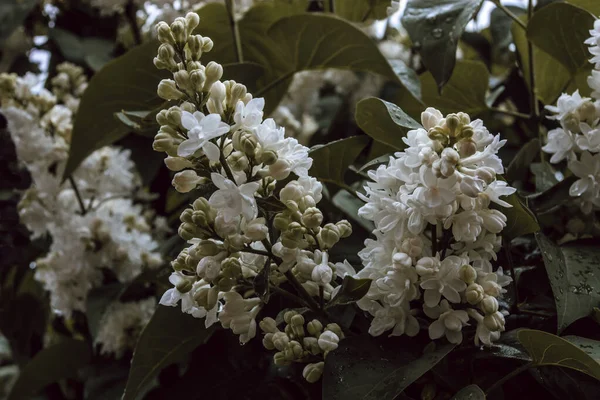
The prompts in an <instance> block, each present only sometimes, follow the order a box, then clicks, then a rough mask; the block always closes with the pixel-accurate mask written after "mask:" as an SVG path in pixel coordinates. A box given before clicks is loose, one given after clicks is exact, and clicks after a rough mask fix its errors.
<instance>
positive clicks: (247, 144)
mask: <svg viewBox="0 0 600 400" xmlns="http://www.w3.org/2000/svg"><path fill="white" fill-rule="evenodd" d="M232 143H233V148H234V149H236V150H238V151H242V152H244V153H245V154H246V155H248V156H250V157H252V156H253V155H254V151H255V149H256V145H257V144H258V141H257V139H256V137H255V136H254V134H253V133H252V132H248V131H237V132H235V133H234V134H233V137H232Z"/></svg>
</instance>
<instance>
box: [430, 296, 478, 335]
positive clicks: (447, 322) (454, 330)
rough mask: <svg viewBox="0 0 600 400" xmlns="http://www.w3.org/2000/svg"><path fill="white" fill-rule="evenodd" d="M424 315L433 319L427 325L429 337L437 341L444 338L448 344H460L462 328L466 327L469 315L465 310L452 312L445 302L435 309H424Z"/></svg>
mask: <svg viewBox="0 0 600 400" xmlns="http://www.w3.org/2000/svg"><path fill="white" fill-rule="evenodd" d="M424 311H425V314H426V315H427V316H428V317H429V318H432V319H435V321H433V322H432V323H431V325H429V337H430V338H431V339H439V338H441V337H442V336H446V339H448V341H449V342H450V343H460V342H462V338H463V334H462V328H463V327H464V326H467V325H468V321H469V314H467V312H466V311H465V310H453V309H452V307H450V304H448V302H447V301H446V300H442V302H441V303H440V305H437V306H435V307H427V306H426V307H424Z"/></svg>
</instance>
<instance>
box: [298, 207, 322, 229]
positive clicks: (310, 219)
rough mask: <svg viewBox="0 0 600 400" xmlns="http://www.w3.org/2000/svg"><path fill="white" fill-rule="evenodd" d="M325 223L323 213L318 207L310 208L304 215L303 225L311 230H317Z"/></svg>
mask: <svg viewBox="0 0 600 400" xmlns="http://www.w3.org/2000/svg"><path fill="white" fill-rule="evenodd" d="M322 222H323V213H322V212H321V210H319V209H318V208H316V207H309V208H307V209H306V210H305V211H304V214H302V223H303V224H304V226H306V227H307V228H310V229H315V228H318V227H319V226H321V223H322Z"/></svg>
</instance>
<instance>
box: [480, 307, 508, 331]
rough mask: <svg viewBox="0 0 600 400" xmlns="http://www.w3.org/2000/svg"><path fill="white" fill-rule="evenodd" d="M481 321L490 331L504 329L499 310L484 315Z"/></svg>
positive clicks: (502, 317) (502, 318)
mask: <svg viewBox="0 0 600 400" xmlns="http://www.w3.org/2000/svg"><path fill="white" fill-rule="evenodd" d="M483 323H484V324H485V327H486V328H488V329H489V330H490V331H492V332H498V331H503V330H504V323H505V321H504V315H502V313H501V312H500V311H496V312H495V313H493V314H490V315H486V316H485V317H484V318H483Z"/></svg>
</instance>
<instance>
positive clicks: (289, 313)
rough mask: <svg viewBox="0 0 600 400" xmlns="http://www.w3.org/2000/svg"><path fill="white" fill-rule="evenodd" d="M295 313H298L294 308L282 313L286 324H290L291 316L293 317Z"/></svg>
mask: <svg viewBox="0 0 600 400" xmlns="http://www.w3.org/2000/svg"><path fill="white" fill-rule="evenodd" d="M295 315H298V312H297V311H294V310H289V311H286V312H285V314H283V320H284V321H285V323H286V324H291V323H292V317H294V316H295Z"/></svg>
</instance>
